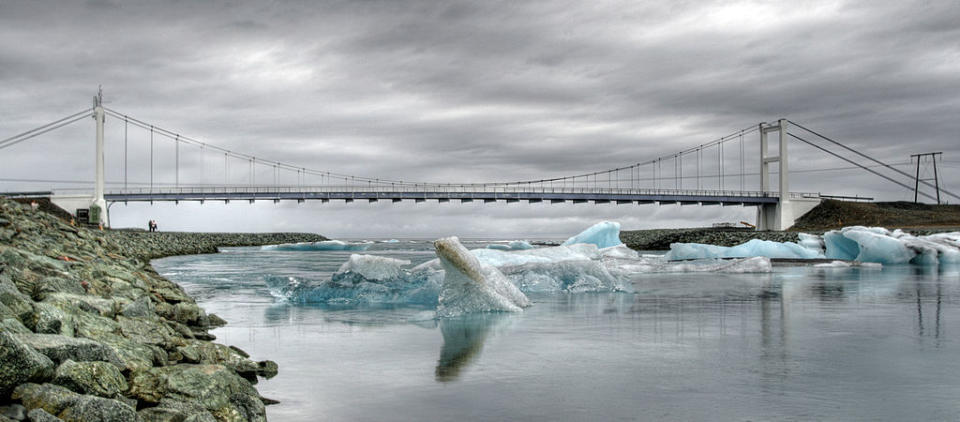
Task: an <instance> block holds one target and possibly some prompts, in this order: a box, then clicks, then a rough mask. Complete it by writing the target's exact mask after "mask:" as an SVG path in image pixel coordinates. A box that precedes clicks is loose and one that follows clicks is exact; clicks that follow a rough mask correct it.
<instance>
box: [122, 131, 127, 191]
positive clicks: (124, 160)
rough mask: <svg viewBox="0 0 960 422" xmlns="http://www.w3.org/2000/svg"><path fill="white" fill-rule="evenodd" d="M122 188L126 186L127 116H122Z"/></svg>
mask: <svg viewBox="0 0 960 422" xmlns="http://www.w3.org/2000/svg"><path fill="white" fill-rule="evenodd" d="M123 188H124V189H126V188H127V116H123Z"/></svg>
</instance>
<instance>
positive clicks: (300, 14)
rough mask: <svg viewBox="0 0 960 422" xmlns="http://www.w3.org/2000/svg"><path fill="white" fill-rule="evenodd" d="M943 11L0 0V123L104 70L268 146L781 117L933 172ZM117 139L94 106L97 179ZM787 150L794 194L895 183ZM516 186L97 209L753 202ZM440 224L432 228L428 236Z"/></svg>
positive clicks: (583, 149)
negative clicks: (301, 201)
mask: <svg viewBox="0 0 960 422" xmlns="http://www.w3.org/2000/svg"><path fill="white" fill-rule="evenodd" d="M956 22H960V5H958V4H957V3H956V2H946V1H944V2H821V1H809V2H799V3H797V2H794V3H770V2H720V1H717V2H415V1H411V2H390V1H385V2H376V1H343V2H282V3H273V2H271V3H264V2H202V3H190V2H183V3H182V2H116V3H113V2H109V1H90V2H65V3H63V4H57V5H53V4H50V3H43V2H32V1H5V2H2V3H0V87H3V89H0V138H3V137H6V136H10V135H13V134H15V133H18V132H20V131H23V130H27V129H30V128H32V127H34V126H37V125H39V124H43V123H45V122H47V121H50V120H53V119H54V118H56V117H59V116H62V115H65V114H68V113H71V112H74V111H78V110H79V109H81V108H83V107H85V106H87V105H88V104H89V101H90V97H91V96H92V95H93V94H94V93H95V91H96V88H97V86H98V85H101V84H102V85H103V86H104V90H105V93H106V98H107V100H108V104H107V105H108V106H109V107H111V108H114V109H116V110H118V111H121V112H123V113H128V114H130V115H132V116H135V117H138V118H141V119H144V120H147V121H150V122H151V123H156V124H160V125H163V126H164V127H167V128H170V129H174V130H177V131H179V132H180V133H183V134H186V135H189V136H191V137H194V138H198V139H202V140H205V141H208V142H211V143H214V144H218V145H221V146H224V147H227V148H230V149H231V150H234V151H242V152H247V153H251V154H253V155H256V156H258V157H264V158H266V159H270V160H279V161H286V162H291V163H296V164H298V165H301V166H303V167H309V168H315V169H324V170H333V171H337V172H340V173H347V174H358V175H369V176H374V177H389V178H396V179H403V180H423V181H504V180H517V179H531V178H542V177H555V176H561V175H566V174H572V173H582V172H588V171H594V170H600V169H606V168H611V167H616V166H622V165H626V164H632V163H635V162H640V161H645V160H648V159H651V158H655V157H656V156H660V155H668V154H671V153H673V152H675V151H677V150H680V149H685V148H687V147H690V146H694V145H698V144H701V143H704V142H707V141H710V140H712V139H715V138H717V137H719V136H721V135H725V134H727V133H730V132H732V131H734V130H736V129H740V128H742V127H745V126H747V125H750V124H755V123H757V122H760V121H769V120H773V119H776V118H778V117H781V116H783V117H789V118H790V119H792V120H795V121H798V122H802V123H804V124H806V125H809V126H810V127H813V128H816V129H818V130H820V131H822V132H824V133H827V134H829V135H831V136H832V137H834V138H836V139H838V140H841V141H843V142H845V143H847V144H849V145H852V146H855V147H857V148H858V149H861V150H863V151H869V152H870V153H871V154H873V155H875V156H877V157H878V158H881V159H884V160H886V161H889V162H892V163H906V162H907V161H908V160H909V155H910V154H912V153H917V152H927V151H943V152H944V160H945V161H944V163H942V166H941V171H942V173H943V174H942V176H943V179H944V181H945V185H946V187H947V188H950V187H951V182H952V181H953V180H956V176H957V174H958V171H957V167H958V164H960V161H958V160H960V158H958V154H957V153H958V152H960V151H958V150H960V148H958V145H960V142H957V135H956V134H957V133H960V122H958V119H956V116H957V115H958V114H960V113H958V112H960V95H958V94H960V44H958V43H957V42H956V40H957V39H960V26H957V25H956V24H955V23H956ZM92 133H93V131H92V124H91V123H89V122H88V123H84V124H82V125H79V126H77V127H71V128H67V129H63V130H61V131H58V132H54V133H51V134H47V135H44V136H43V137H41V138H37V140H35V141H31V142H29V143H25V144H23V145H18V146H16V147H12V148H8V149H5V150H0V179H4V180H6V181H4V182H0V191H4V190H22V189H45V188H50V187H62V186H61V185H62V184H61V183H54V182H37V183H26V182H18V181H11V180H10V179H43V180H89V179H90V175H91V174H92V166H93V160H92V151H91V148H92V138H93V137H92ZM147 136H148V135H147V134H145V133H143V132H142V131H131V132H130V135H129V139H130V145H131V146H130V150H129V153H130V156H131V157H134V158H132V160H131V161H130V163H129V164H128V167H129V170H128V177H130V178H133V179H135V180H137V181H140V182H142V181H144V180H145V179H146V178H148V177H149V176H148V171H147V167H148V165H147V162H146V161H144V158H143V157H144V156H145V155H146V154H147V153H148V147H147V146H146V145H147V144H146V143H147V142H148V139H147ZM122 137H123V128H122V125H121V124H118V123H117V122H116V121H111V122H110V123H109V126H108V147H109V148H110V150H109V151H108V165H109V170H108V177H109V178H110V180H112V181H120V180H122V178H123V173H122V164H120V162H121V161H122V152H120V151H121V150H122ZM749 141H751V142H752V141H755V140H754V139H751V140H749ZM159 142H160V141H158V147H157V148H158V149H157V151H156V154H157V156H158V160H159V161H158V164H157V167H158V168H157V170H158V172H161V173H163V174H162V175H161V176H157V177H158V178H160V179H163V180H164V181H169V180H172V177H171V176H170V173H169V169H170V164H169V163H170V159H169V158H170V156H171V154H172V153H173V152H172V149H171V148H172V147H170V144H169V143H163V144H162V143H159ZM754 152H755V151H754V150H753V149H749V150H748V151H747V157H750V158H749V159H751V160H752V161H751V163H750V166H751V167H753V166H755V161H757V160H758V158H756V157H755V156H753V155H751V154H753V153H754ZM792 152H793V156H794V161H793V163H794V164H793V165H792V168H791V169H792V170H797V171H798V173H797V174H796V176H795V178H794V181H793V183H794V187H795V188H796V190H801V191H814V192H823V193H834V194H861V195H867V196H874V197H878V198H882V199H908V198H912V193H910V192H907V191H906V190H904V189H901V188H899V187H897V186H895V185H891V184H889V183H887V182H884V181H883V180H881V179H879V178H876V177H874V176H870V175H868V174H865V173H864V172H862V171H852V170H830V171H815V170H818V169H832V168H837V167H846V166H847V164H845V163H843V162H840V161H838V160H837V159H835V158H832V157H829V156H827V155H825V154H823V153H820V152H818V151H816V150H813V149H811V148H809V147H805V146H803V145H801V144H798V145H797V146H796V147H793V150H792ZM86 157H91V159H89V160H87V159H86ZM213 162H214V158H210V157H205V158H204V161H202V162H201V160H200V159H198V158H196V155H193V156H191V158H186V159H184V162H183V166H184V168H183V169H182V171H183V172H184V173H185V174H188V175H193V176H192V177H200V178H201V179H203V181H205V182H212V181H213V179H214V178H215V176H214V175H213V173H212V170H210V169H211V168H212V166H213V164H211V163H213ZM201 166H204V169H205V170H204V173H203V174H202V175H201V170H200V167H201ZM902 168H904V169H910V167H909V165H906V166H903V167H902ZM263 171H264V172H265V174H269V171H268V170H267V169H263ZM164 172H165V173H164ZM197 175H200V176H197ZM238 177H239V176H238ZM258 177H267V176H265V175H264V176H258ZM753 178H754V179H755V176H753ZM208 179H209V180H208ZM751 182H752V180H751ZM685 183H691V182H690V181H685ZM69 186H74V187H76V186H82V185H77V184H70V185H69ZM954 188H955V189H956V187H954ZM516 205H517V204H513V205H511V206H487V207H484V206H467V205H464V206H460V205H452V206H446V205H444V206H440V205H436V204H421V205H419V206H416V207H415V206H412V205H410V206H407V205H402V206H401V205H384V204H378V205H349V206H347V205H343V206H341V205H337V206H333V207H330V206H323V207H321V206H316V205H310V206H305V207H299V208H298V207H293V206H283V207H279V209H276V207H273V205H272V204H270V206H265V205H257V206H255V207H253V208H252V209H253V210H255V211H249V210H247V211H239V210H237V208H232V207H239V206H240V205H234V204H231V206H228V207H222V206H220V207H212V206H207V207H198V206H192V205H191V206H189V207H187V206H184V205H180V206H179V208H178V207H174V206H159V205H158V206H154V207H149V206H129V207H122V206H115V207H114V217H115V218H117V219H118V221H120V222H123V223H124V224H126V223H129V224H137V225H139V221H140V220H146V219H149V218H151V217H155V216H156V215H163V216H164V217H165V218H164V220H165V221H167V222H169V224H168V226H167V228H171V229H172V228H189V229H210V230H236V229H237V228H238V227H239V228H250V229H255V230H270V229H271V226H269V225H266V224H264V223H263V222H262V221H264V220H265V221H269V222H270V223H271V224H274V225H276V226H278V227H284V228H289V229H291V230H313V231H322V232H325V233H337V235H342V236H358V237H363V236H375V235H378V234H381V233H382V235H383V236H391V235H392V232H400V233H405V234H409V235H416V234H417V233H426V232H430V233H431V234H459V235H478V234H485V233H491V232H495V233H504V235H508V234H509V232H510V231H515V232H516V234H517V235H536V234H551V235H555V234H561V233H568V232H569V231H575V230H577V229H579V228H581V227H580V226H582V225H587V224H589V222H591V221H594V220H597V219H600V218H607V219H619V220H622V221H624V226H625V227H628V228H629V227H641V226H643V227H651V226H657V225H672V226H676V225H696V224H707V223H710V222H713V221H718V220H731V219H742V218H750V215H751V212H750V210H749V209H747V210H742V209H739V208H737V209H736V210H737V211H734V210H735V209H733V208H728V209H720V208H707V207H704V208H699V207H684V208H683V209H682V211H676V210H674V208H670V207H662V208H657V207H655V206H642V207H637V206H634V207H630V208H626V207H599V206H597V207H594V206H576V207H573V206H558V207H552V208H551V207H548V206H547V207H541V206H527V205H520V206H516ZM243 206H246V204H244V205H243ZM458 207H460V208H458ZM231 210H234V211H233V212H231ZM253 216H256V217H257V218H258V219H260V220H258V221H257V222H253V221H251V219H252V218H253ZM318 220H322V221H324V224H325V225H323V226H317V225H316V221H318ZM465 221H470V224H463V222H465ZM358 222H365V223H358ZM418 222H419V223H418ZM331 224H332V225H331ZM441 227H442V231H444V232H448V233H434V232H438V231H441V229H439V228H441ZM454 230H462V231H465V232H456V233H454V232H453V231H454Z"/></svg>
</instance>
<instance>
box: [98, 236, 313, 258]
mask: <svg viewBox="0 0 960 422" xmlns="http://www.w3.org/2000/svg"><path fill="white" fill-rule="evenodd" d="M102 233H103V235H104V236H105V237H107V238H108V239H110V240H112V241H115V242H116V243H117V244H119V245H120V246H121V247H123V249H124V251H125V255H127V256H131V257H134V258H138V259H140V260H144V261H149V260H151V259H157V258H163V257H167V256H174V255H195V254H203V253H217V248H218V247H222V246H260V245H278V244H282V243H298V242H320V241H323V240H328V239H327V238H326V237H323V236H320V235H318V234H311V233H180V232H153V233H150V232H147V231H139V230H115V231H114V230H111V231H105V232H102Z"/></svg>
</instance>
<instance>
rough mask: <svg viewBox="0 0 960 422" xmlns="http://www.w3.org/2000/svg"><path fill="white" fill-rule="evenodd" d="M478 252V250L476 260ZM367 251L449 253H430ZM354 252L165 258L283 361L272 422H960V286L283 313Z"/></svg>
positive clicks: (679, 277) (818, 279) (162, 263)
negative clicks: (438, 311) (497, 308)
mask: <svg viewBox="0 0 960 422" xmlns="http://www.w3.org/2000/svg"><path fill="white" fill-rule="evenodd" d="M467 246H468V247H476V246H477V245H470V244H468V245H467ZM366 253H373V254H377V255H383V256H391V257H396V258H404V259H410V260H412V261H414V264H416V263H420V262H423V261H426V260H429V259H432V258H433V257H434V256H435V255H434V254H433V253H432V251H431V250H430V245H429V244H428V243H425V242H421V243H408V242H406V241H403V242H401V243H397V244H378V245H376V246H374V247H373V248H371V249H370V250H369V251H367V252H366ZM349 254H350V252H276V251H270V252H261V251H260V250H258V249H254V248H234V249H227V250H225V251H224V252H223V253H220V254H216V255H196V256H183V257H173V258H166V259H162V260H157V261H154V266H155V267H156V268H157V270H158V271H160V272H161V273H162V274H164V275H166V276H167V277H169V278H170V279H172V280H174V281H176V282H178V283H180V284H181V285H182V286H184V287H185V288H186V289H187V291H188V292H190V293H191V294H193V295H194V296H195V297H197V298H198V300H199V301H200V302H201V304H202V305H203V306H204V307H205V308H206V309H207V311H208V312H214V313H217V314H218V315H220V316H222V317H223V318H225V319H226V320H228V321H229V322H230V325H228V326H227V327H224V328H220V329H217V330H215V331H214V332H213V333H214V334H216V336H217V337H218V341H220V342H222V343H226V344H232V345H236V346H238V347H240V348H242V349H244V350H246V351H247V352H249V353H250V354H251V355H252V357H253V358H255V359H272V360H275V361H277V362H278V363H279V365H280V374H279V375H278V376H277V377H276V378H274V379H272V380H268V381H262V382H261V383H260V384H259V385H258V389H259V390H260V392H261V394H263V395H264V396H266V397H271V398H276V399H279V400H281V401H282V403H281V404H279V405H275V406H270V407H268V408H267V413H268V416H269V418H270V419H271V420H272V421H310V420H318V419H322V420H330V421H385V420H391V421H407V420H409V421H445V420H543V421H563V420H570V421H586V420H590V421H593V420H611V421H615V420H770V419H776V420H811V419H816V420H956V419H957V418H958V417H960V416H958V415H960V345H958V342H957V339H958V336H960V332H956V333H955V332H954V331H953V327H960V313H958V312H957V302H958V298H960V272H958V269H957V268H936V267H933V268H920V267H910V266H904V267H885V268H883V269H882V270H875V269H874V270H867V269H864V270H860V269H856V268H853V269H817V268H811V267H792V268H777V269H776V272H774V273H773V274H746V275H744V274H651V275H649V276H642V277H638V278H637V279H636V280H635V288H636V293H610V294H607V293H604V294H597V293H594V294H589V293H587V294H545V295H531V299H532V300H533V301H534V306H532V307H531V308H529V309H527V310H526V311H525V312H523V313H521V314H503V315H499V314H497V315H490V314H488V315H477V316H472V317H468V318H461V319H455V320H442V321H439V322H438V321H434V320H432V319H430V315H431V313H432V312H431V310H430V309H425V308H410V307H372V306H366V307H359V308H358V307H331V306H319V305H318V306H310V305H289V304H285V303H278V302H277V301H276V300H275V299H274V298H273V297H272V296H271V295H270V293H269V290H268V289H267V286H266V283H265V282H264V280H265V278H267V277H278V276H280V277H287V276H295V277H300V278H305V279H323V278H326V277H329V276H330V274H331V273H332V272H334V271H336V269H337V268H338V267H339V266H340V264H341V263H342V262H344V261H345V260H346V259H347V257H348V256H349Z"/></svg>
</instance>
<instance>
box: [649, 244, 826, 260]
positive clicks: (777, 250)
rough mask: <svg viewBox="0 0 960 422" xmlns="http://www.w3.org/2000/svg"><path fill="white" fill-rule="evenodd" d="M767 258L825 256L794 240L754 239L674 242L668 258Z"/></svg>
mask: <svg viewBox="0 0 960 422" xmlns="http://www.w3.org/2000/svg"><path fill="white" fill-rule="evenodd" d="M755 256H763V257H767V258H793V259H811V258H823V253H822V252H821V251H820V250H817V249H812V248H809V247H806V246H804V245H801V244H798V243H794V242H774V241H770V240H760V239H753V240H750V241H749V242H746V243H742V244H740V245H737V246H716V245H705V244H702V243H672V244H670V252H668V253H667V255H666V257H667V260H671V261H676V260H684V259H708V258H750V257H755Z"/></svg>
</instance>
